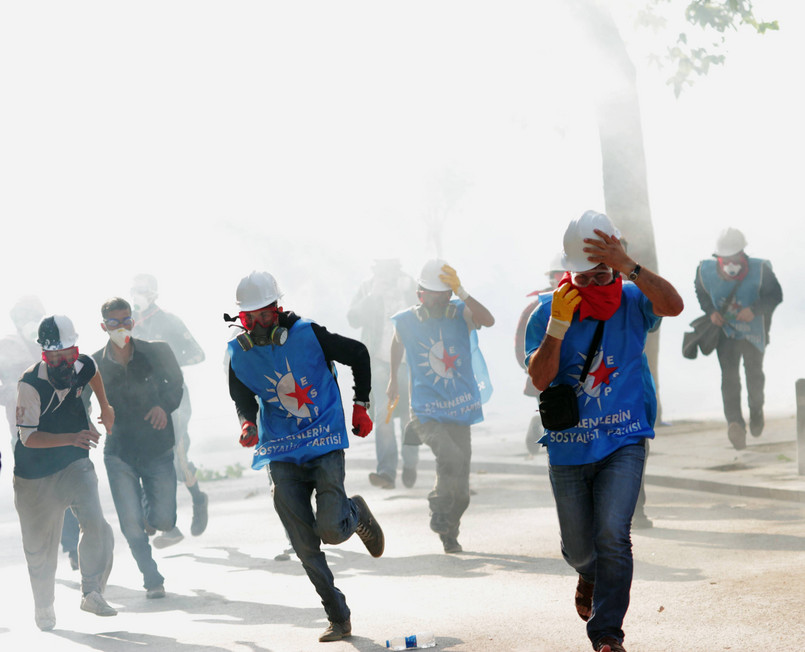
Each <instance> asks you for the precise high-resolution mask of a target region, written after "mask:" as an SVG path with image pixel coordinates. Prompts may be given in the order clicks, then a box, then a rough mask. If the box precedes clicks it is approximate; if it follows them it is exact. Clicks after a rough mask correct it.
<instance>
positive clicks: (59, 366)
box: [42, 346, 78, 389]
mask: <svg viewBox="0 0 805 652" xmlns="http://www.w3.org/2000/svg"><path fill="white" fill-rule="evenodd" d="M42 360H44V361H45V364H46V365H47V373H48V380H49V381H50V383H51V385H53V387H55V388H56V389H68V388H69V387H72V386H73V385H74V384H75V361H76V360H78V347H77V346H74V347H71V348H69V349H63V350H61V351H42Z"/></svg>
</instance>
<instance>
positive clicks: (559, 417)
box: [539, 320, 604, 430]
mask: <svg viewBox="0 0 805 652" xmlns="http://www.w3.org/2000/svg"><path fill="white" fill-rule="evenodd" d="M603 333H604V322H603V321H602V320H599V321H598V326H597V327H596V329H595V335H593V342H592V345H591V346H590V350H589V351H588V352H587V359H586V360H585V361H584V368H583V369H582V371H581V376H579V384H580V385H581V384H582V383H584V379H585V378H587V372H588V371H590V365H591V364H592V363H593V358H594V357H595V352H596V349H598V344H599V343H600V342H601V337H602V336H603ZM539 416H540V418H541V419H542V427H543V428H545V429H546V430H567V429H568V428H572V427H573V426H575V425H578V423H579V399H578V397H577V396H576V390H574V389H573V387H572V386H570V385H567V384H564V383H563V384H561V385H551V386H550V387H547V388H546V389H545V390H544V391H543V392H541V393H540V395H539Z"/></svg>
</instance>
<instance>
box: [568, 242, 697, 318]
mask: <svg viewBox="0 0 805 652" xmlns="http://www.w3.org/2000/svg"><path fill="white" fill-rule="evenodd" d="M595 232H596V234H597V235H598V236H599V237H600V238H601V239H600V240H596V239H595V238H585V239H584V242H585V243H586V244H587V245H588V246H587V247H584V251H585V252H586V253H588V254H590V255H589V256H587V259H588V260H589V261H590V262H593V263H596V264H599V263H604V264H605V265H608V266H609V267H611V268H612V269H614V270H617V271H619V272H620V273H621V274H624V275H628V274H629V273H630V272H631V271H632V270H633V269H634V268H635V265H637V263H636V262H635V261H634V260H632V259H631V258H630V257H629V256H628V254H627V253H626V250H625V249H624V248H623V245H622V244H621V241H620V240H618V238H616V237H615V236H609V235H607V234H606V233H604V232H603V231H599V230H598V229H596V230H595ZM635 285H637V287H638V288H640V291H641V292H642V293H643V294H644V295H646V298H647V299H648V300H649V301H651V305H652V306H653V309H654V314H655V315H657V316H658V317H675V316H676V315H678V314H679V313H681V312H682V309H683V308H684V307H685V304H684V303H683V301H682V297H680V296H679V293H678V292H677V291H676V289H675V288H674V286H673V285H671V284H670V283H669V282H668V281H666V280H665V279H664V278H663V277H662V276H660V275H659V274H655V273H654V272H652V271H651V270H650V269H646V268H645V267H643V268H642V269H641V271H640V274H639V275H638V277H637V280H636V281H635Z"/></svg>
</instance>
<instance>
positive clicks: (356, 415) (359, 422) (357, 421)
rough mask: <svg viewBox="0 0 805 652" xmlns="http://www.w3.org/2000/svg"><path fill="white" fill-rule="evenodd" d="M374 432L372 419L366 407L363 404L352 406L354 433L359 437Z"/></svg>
mask: <svg viewBox="0 0 805 652" xmlns="http://www.w3.org/2000/svg"><path fill="white" fill-rule="evenodd" d="M370 432H372V420H371V419H370V418H369V415H368V414H367V413H366V408H365V407H363V406H362V405H353V406H352V434H353V435H358V437H366V435H368V434H369V433H370Z"/></svg>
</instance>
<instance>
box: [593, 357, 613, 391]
mask: <svg viewBox="0 0 805 652" xmlns="http://www.w3.org/2000/svg"><path fill="white" fill-rule="evenodd" d="M617 370H618V368H617V367H607V366H606V365H605V364H604V361H603V360H602V361H601V364H600V365H598V369H596V370H595V371H591V372H590V375H591V376H592V377H593V379H594V380H593V387H597V386H598V385H600V384H602V383H603V384H604V385H609V377H610V376H611V375H612V374H613V373H614V372H615V371H617Z"/></svg>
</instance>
